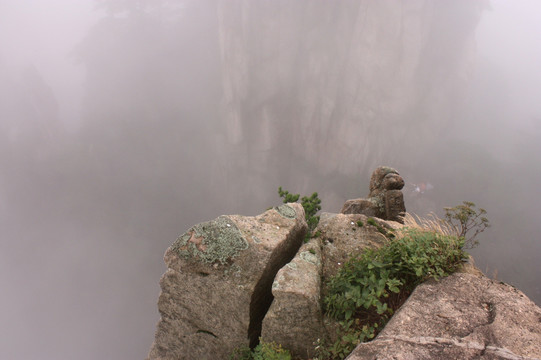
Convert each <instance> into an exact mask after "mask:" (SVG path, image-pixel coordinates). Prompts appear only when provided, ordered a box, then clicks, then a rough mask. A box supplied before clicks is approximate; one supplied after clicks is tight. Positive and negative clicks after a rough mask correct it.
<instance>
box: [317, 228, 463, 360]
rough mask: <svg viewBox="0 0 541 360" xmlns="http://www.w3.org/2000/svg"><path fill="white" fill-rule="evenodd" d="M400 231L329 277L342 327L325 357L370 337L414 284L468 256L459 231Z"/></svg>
mask: <svg viewBox="0 0 541 360" xmlns="http://www.w3.org/2000/svg"><path fill="white" fill-rule="evenodd" d="M367 222H369V221H367ZM400 235H401V237H399V238H398V239H396V240H393V241H390V242H389V243H388V244H387V245H385V246H383V247H381V248H380V249H371V250H367V251H365V252H364V253H362V254H361V255H359V256H354V257H352V258H351V259H350V260H348V261H347V262H346V263H345V264H344V266H343V267H342V268H341V269H340V270H339V272H338V273H337V274H336V275H335V276H334V277H332V278H331V279H330V280H329V282H328V289H329V291H328V295H327V296H326V297H325V299H324V305H325V309H326V313H327V315H328V316H330V317H332V318H334V319H336V320H338V321H339V324H340V326H341V333H340V335H339V340H338V341H336V342H335V343H334V344H332V345H330V346H328V347H325V349H324V351H326V352H327V353H328V354H327V356H328V357H327V358H329V359H343V358H344V357H345V356H347V354H349V353H350V352H351V351H352V350H353V348H354V347H355V346H356V345H357V344H358V343H359V342H362V341H368V340H370V339H372V338H373V337H374V336H375V335H376V334H377V332H378V331H379V329H381V328H383V326H384V325H385V323H386V322H387V321H388V319H389V318H390V317H391V315H392V314H393V313H394V311H395V310H396V309H398V308H399V307H400V306H401V305H402V303H403V301H405V299H406V298H407V297H408V296H409V294H410V293H411V291H412V290H413V289H414V288H415V286H416V285H418V284H419V283H421V282H423V281H425V280H426V279H427V278H430V277H433V278H436V279H438V278H439V277H443V276H447V275H449V274H451V273H452V272H454V271H455V270H456V269H457V267H458V266H459V265H460V264H461V263H462V262H463V260H464V259H465V257H466V254H465V252H464V251H463V250H462V246H463V242H464V239H463V238H461V237H456V236H449V235H442V234H438V233H436V232H426V231H421V230H418V229H406V230H404V231H403V232H402V233H401V234H400ZM322 351H323V350H322Z"/></svg>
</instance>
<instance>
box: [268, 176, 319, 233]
mask: <svg viewBox="0 0 541 360" xmlns="http://www.w3.org/2000/svg"><path fill="white" fill-rule="evenodd" d="M278 195H280V197H281V198H284V200H283V202H284V204H287V203H290V202H297V201H298V200H299V198H300V195H299V194H290V193H289V191H287V190H283V189H282V187H281V186H280V187H279V188H278ZM301 205H302V207H303V208H304V217H305V219H306V223H307V224H308V233H307V234H306V239H305V242H307V241H308V240H310V238H312V237H316V236H317V233H314V230H315V229H316V227H317V225H318V224H319V216H316V214H317V212H318V211H319V210H321V199H319V197H318V194H317V192H315V193H313V194H312V195H311V196H309V197H308V196H303V197H302V198H301Z"/></svg>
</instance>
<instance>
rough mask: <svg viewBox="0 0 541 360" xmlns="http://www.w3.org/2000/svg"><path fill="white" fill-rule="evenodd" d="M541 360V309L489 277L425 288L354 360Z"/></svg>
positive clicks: (461, 276)
mask: <svg viewBox="0 0 541 360" xmlns="http://www.w3.org/2000/svg"><path fill="white" fill-rule="evenodd" d="M540 358H541V308H539V307H538V306H537V305H535V303H533V302H532V301H531V300H530V299H528V297H527V296H526V295H524V293H522V292H521V291H519V290H517V289H515V288H514V287H512V286H510V285H506V284H504V283H501V282H498V281H494V280H490V279H489V278H487V277H486V276H478V275H472V274H466V273H455V274H453V275H451V276H449V277H446V278H443V279H440V281H439V282H436V281H434V280H430V281H427V282H425V283H423V284H421V285H419V286H418V287H417V288H416V289H415V290H414V292H413V293H412V294H411V296H410V297H409V299H408V300H407V301H406V303H404V305H403V306H402V307H401V308H400V310H399V311H398V312H397V313H396V314H395V315H394V316H393V318H392V319H391V321H389V323H388V324H387V326H386V327H385V329H383V331H382V332H381V333H380V334H379V335H378V336H377V337H376V338H375V339H374V340H373V341H371V342H369V343H363V344H360V345H359V346H358V347H357V348H356V349H355V350H354V351H353V352H352V353H351V354H350V356H348V357H347V359H348V360H369V359H370V360H373V359H378V360H385V359H389V360H390V359H397V360H399V359H404V360H405V359H427V360H428V359H436V360H437V359H442V360H443V359H464V360H470V359H471V360H473V359H487V360H488V359H491V360H492V359H501V360H521V359H523V360H526V359H528V360H531V359H540Z"/></svg>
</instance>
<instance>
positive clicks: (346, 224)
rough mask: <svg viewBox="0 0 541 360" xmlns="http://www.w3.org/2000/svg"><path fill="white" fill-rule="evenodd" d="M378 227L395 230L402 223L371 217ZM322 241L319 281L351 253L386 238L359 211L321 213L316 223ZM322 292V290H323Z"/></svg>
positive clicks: (327, 276) (383, 242)
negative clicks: (352, 212) (320, 276)
mask: <svg viewBox="0 0 541 360" xmlns="http://www.w3.org/2000/svg"><path fill="white" fill-rule="evenodd" d="M374 221H375V223H376V224H377V225H378V226H379V227H380V228H382V229H397V228H400V227H402V224H400V223H398V222H392V221H383V220H380V219H378V218H374ZM316 230H317V231H320V233H321V235H320V238H321V240H322V241H323V245H324V246H323V254H322V261H323V273H322V277H323V282H325V281H326V280H328V279H329V278H330V277H331V276H333V275H335V274H336V273H337V272H338V270H339V269H340V267H342V265H343V264H344V262H346V261H347V260H348V259H349V258H350V257H351V256H352V255H354V254H360V253H362V252H363V251H365V250H366V249H375V248H379V247H381V246H382V245H384V244H385V243H386V242H387V241H388V240H387V239H386V238H385V236H384V235H383V234H382V233H380V232H379V230H378V228H377V227H376V226H373V225H370V224H368V217H367V216H366V215H363V214H333V213H325V212H324V213H322V214H321V216H320V221H319V225H318V227H317V229H316ZM323 293H325V291H324V289H323Z"/></svg>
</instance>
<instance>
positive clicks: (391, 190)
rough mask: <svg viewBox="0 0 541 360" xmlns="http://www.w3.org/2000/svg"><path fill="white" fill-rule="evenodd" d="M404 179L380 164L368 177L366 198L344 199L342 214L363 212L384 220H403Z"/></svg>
mask: <svg viewBox="0 0 541 360" xmlns="http://www.w3.org/2000/svg"><path fill="white" fill-rule="evenodd" d="M403 187H404V179H402V177H401V176H400V175H399V174H398V172H397V171H396V170H395V169H393V168H390V167H388V166H380V167H378V168H377V169H376V170H374V172H373V173H372V176H371V178H370V193H369V194H368V198H367V199H352V200H348V201H346V203H345V204H344V206H343V207H342V210H341V211H340V212H341V213H343V214H364V215H367V216H374V217H378V218H380V219H384V220H391V221H397V222H400V223H403V222H404V219H403V217H404V215H405V214H406V206H405V204H404V195H403V194H402V191H401V189H402V188H403Z"/></svg>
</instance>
